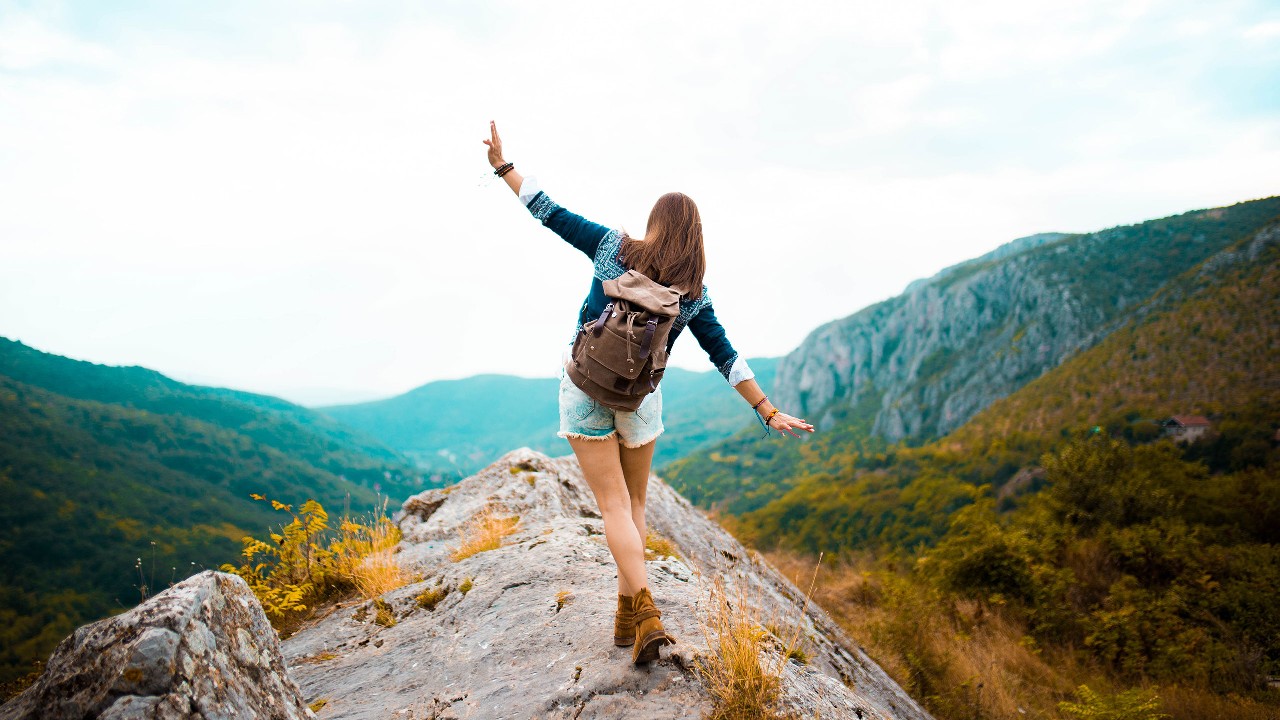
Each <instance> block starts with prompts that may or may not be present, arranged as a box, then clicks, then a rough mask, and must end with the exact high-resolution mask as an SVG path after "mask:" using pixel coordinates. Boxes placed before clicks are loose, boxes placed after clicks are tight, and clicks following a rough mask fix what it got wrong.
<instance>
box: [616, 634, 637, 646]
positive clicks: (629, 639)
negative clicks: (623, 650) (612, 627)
mask: <svg viewBox="0 0 1280 720" xmlns="http://www.w3.org/2000/svg"><path fill="white" fill-rule="evenodd" d="M613 644H614V645H617V646H618V647H631V646H632V645H635V644H636V639H635V636H633V635H628V636H626V637H618V636H617V635H614V636H613Z"/></svg>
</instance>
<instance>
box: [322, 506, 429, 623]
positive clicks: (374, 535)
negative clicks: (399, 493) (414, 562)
mask: <svg viewBox="0 0 1280 720" xmlns="http://www.w3.org/2000/svg"><path fill="white" fill-rule="evenodd" d="M340 531H341V533H342V535H341V537H340V538H339V540H338V542H336V543H334V544H333V546H332V547H333V550H334V552H335V553H336V555H337V558H336V565H337V571H338V574H339V575H341V576H344V577H346V578H347V579H348V580H349V581H350V582H351V584H352V585H353V586H354V587H355V589H356V590H357V591H358V592H359V593H360V594H361V595H363V596H364V598H365V599H367V600H372V599H374V598H377V597H381V596H382V595H384V594H385V593H388V592H390V591H392V590H395V589H396V588H398V587H403V586H405V585H408V584H409V583H410V582H412V581H413V578H412V576H411V574H410V573H409V571H408V570H407V569H406V568H405V567H404V566H403V565H401V564H400V561H399V560H398V559H397V558H396V556H395V553H396V546H397V545H399V544H400V538H401V535H400V528H399V526H397V525H396V524H395V523H393V522H391V521H390V520H389V519H388V518H387V516H386V502H385V501H384V502H383V506H382V508H381V509H380V510H379V511H378V512H377V513H376V514H374V515H373V516H371V517H369V518H367V519H363V520H361V521H352V520H347V519H343V521H342V525H341V527H340Z"/></svg>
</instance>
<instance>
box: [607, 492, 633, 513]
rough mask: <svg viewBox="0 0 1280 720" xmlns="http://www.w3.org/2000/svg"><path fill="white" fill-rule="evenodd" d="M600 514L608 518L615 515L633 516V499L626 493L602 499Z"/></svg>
mask: <svg viewBox="0 0 1280 720" xmlns="http://www.w3.org/2000/svg"><path fill="white" fill-rule="evenodd" d="M600 514H601V515H604V516H605V517H606V518H608V517H610V516H613V515H624V516H630V515H631V498H630V497H629V496H628V495H626V494H625V493H622V494H619V495H618V496H617V497H611V498H602V499H601V501H600Z"/></svg>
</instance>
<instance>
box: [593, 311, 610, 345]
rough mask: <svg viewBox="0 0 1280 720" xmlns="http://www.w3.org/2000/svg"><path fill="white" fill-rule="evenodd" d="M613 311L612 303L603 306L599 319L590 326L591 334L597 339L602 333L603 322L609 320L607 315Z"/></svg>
mask: <svg viewBox="0 0 1280 720" xmlns="http://www.w3.org/2000/svg"><path fill="white" fill-rule="evenodd" d="M612 310H613V303H609V304H608V305H605V306H604V312H601V313H600V319H598V320H596V321H595V323H593V324H592V326H591V332H592V333H593V334H594V335H595V336H596V337H599V336H600V333H602V332H604V322H605V320H608V319H609V313H610V312H611V311H612Z"/></svg>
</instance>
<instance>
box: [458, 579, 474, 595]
mask: <svg viewBox="0 0 1280 720" xmlns="http://www.w3.org/2000/svg"><path fill="white" fill-rule="evenodd" d="M473 585H474V583H472V581H471V578H467V579H465V580H463V581H462V582H461V583H459V584H458V592H460V593H462V594H463V595H466V594H467V593H469V592H471V587H472V586H473Z"/></svg>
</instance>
